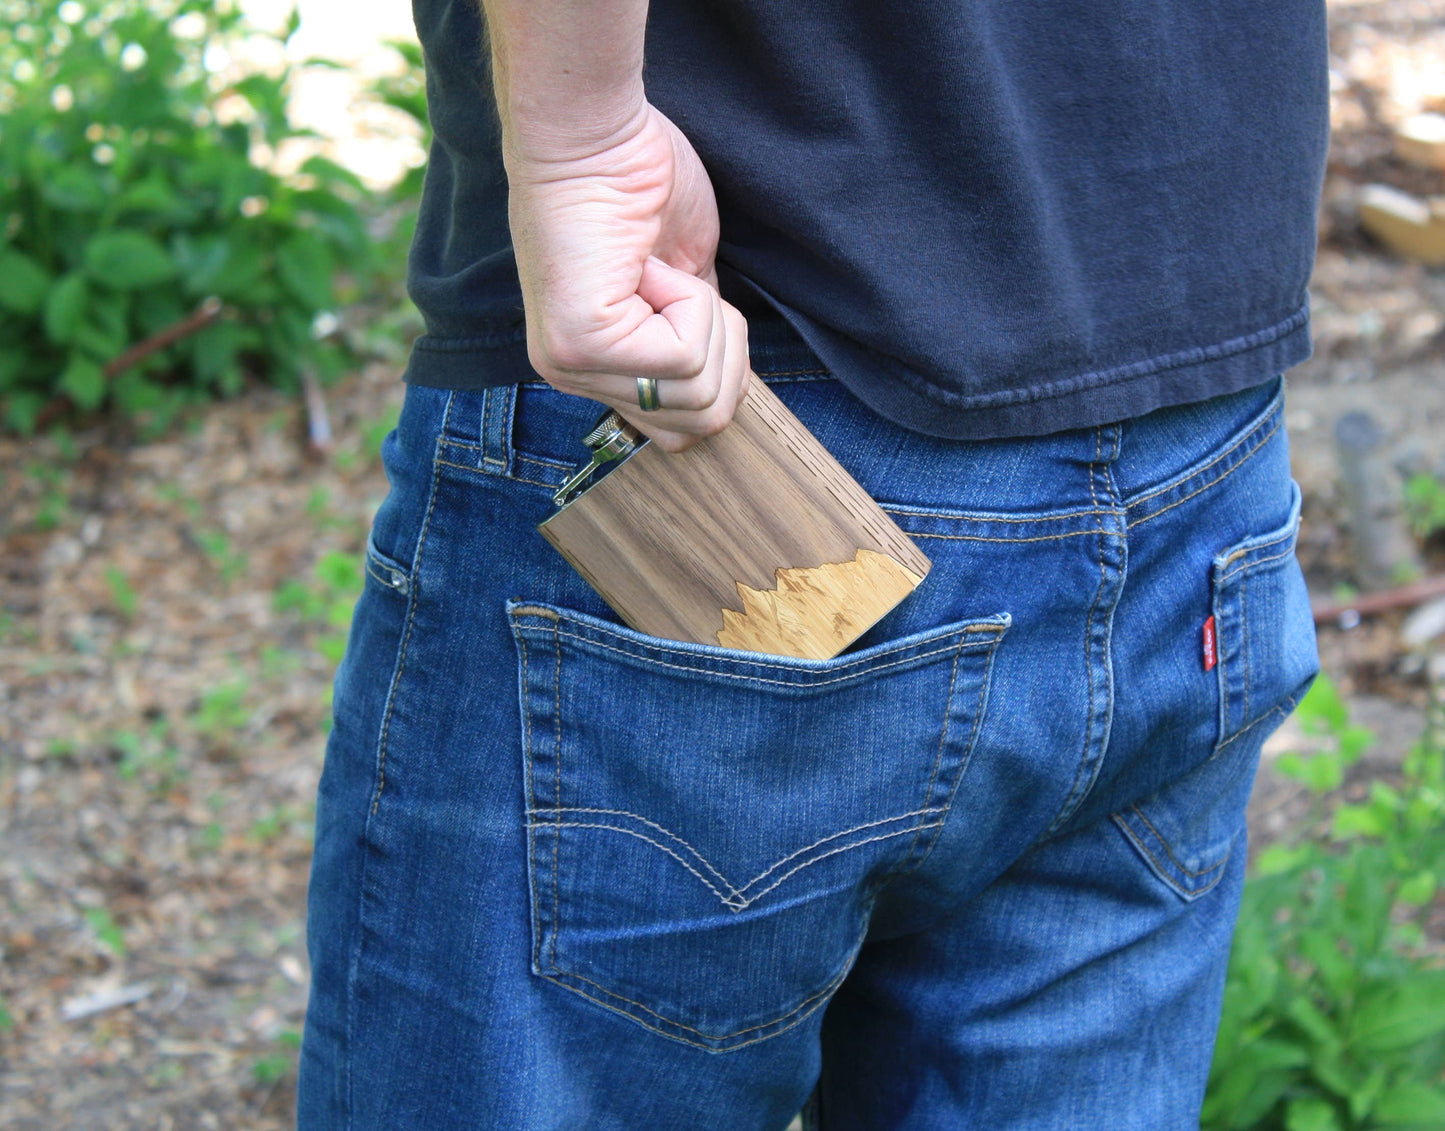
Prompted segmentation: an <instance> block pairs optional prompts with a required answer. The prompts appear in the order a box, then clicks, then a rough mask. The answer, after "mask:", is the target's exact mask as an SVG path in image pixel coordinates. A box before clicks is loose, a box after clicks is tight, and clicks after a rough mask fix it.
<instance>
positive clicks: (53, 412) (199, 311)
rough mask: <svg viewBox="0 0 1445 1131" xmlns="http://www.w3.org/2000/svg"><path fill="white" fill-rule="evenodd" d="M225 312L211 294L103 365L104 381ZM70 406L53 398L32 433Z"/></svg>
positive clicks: (61, 398)
mask: <svg viewBox="0 0 1445 1131" xmlns="http://www.w3.org/2000/svg"><path fill="white" fill-rule="evenodd" d="M224 310H225V305H224V304H223V303H222V302H221V300H220V299H218V298H216V297H215V296H214V295H212V296H211V297H210V298H208V299H206V300H205V301H204V302H203V303H201V305H200V306H198V307H196V309H195V310H193V311H192V312H191V313H190V314H187V315H186V316H185V317H184V318H182V319H181V320H180V321H179V322H176V323H174V324H173V325H170V326H167V327H166V328H165V329H163V330H158V331H157V332H156V333H154V334H152V335H151V336H150V337H149V338H143V339H142V340H141V341H139V342H136V344H135V345H133V346H130V347H129V348H128V349H126V350H125V352H124V353H122V354H121V355H120V356H119V357H116V358H113V359H112V360H110V361H108V362H106V364H105V366H104V367H103V368H102V369H101V372H102V373H104V374H105V376H106V377H107V378H111V377H115V376H116V375H118V374H120V373H124V372H125V371H126V370H127V369H129V368H130V367H131V366H132V365H135V364H136V363H137V362H140V361H143V360H144V359H145V358H147V357H149V356H150V355H151V354H153V353H156V352H157V351H159V350H163V349H165V348H166V347H167V346H170V345H174V344H175V343H176V342H178V341H180V340H181V339H182V338H188V337H190V336H191V335H192V334H194V333H196V332H197V331H198V330H204V329H205V328H206V327H207V326H209V325H210V324H211V323H212V322H214V321H215V320H216V319H217V318H219V317H221V314H222V312H223V311H224ZM70 403H71V400H70V398H69V397H67V396H66V395H65V394H64V393H61V394H60V395H58V396H55V397H52V398H51V399H50V400H49V401H48V402H47V403H46V404H45V405H44V406H43V407H42V408H41V409H40V411H39V412H38V413H36V414H35V430H36V431H37V432H38V431H40V429H42V428H44V427H45V426H46V425H47V424H49V423H50V422H51V421H52V420H54V419H55V418H56V417H57V416H59V415H60V414H61V413H63V412H64V411H65V410H66V408H68V407H69V406H70Z"/></svg>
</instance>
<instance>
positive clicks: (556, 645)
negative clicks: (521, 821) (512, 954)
mask: <svg viewBox="0 0 1445 1131" xmlns="http://www.w3.org/2000/svg"><path fill="white" fill-rule="evenodd" d="M556 635H557V626H556V622H553V625H552V636H553V649H554V650H555V651H556V654H557V667H556V675H555V677H554V685H553V686H554V688H555V690H556V702H555V705H554V707H553V713H552V719H553V722H554V724H555V728H556V738H555V741H556V746H555V747H554V748H553V750H552V768H553V771H554V775H555V779H556V783H555V785H554V787H553V793H552V808H553V811H554V816H553V823H554V824H556V826H557V830H556V832H554V833H553V835H552V969H553V970H556V969H557V935H558V934H559V933H561V930H562V895H561V889H560V886H559V883H558V872H559V871H560V870H561V856H562V642H561V641H560V640H558V639H556Z"/></svg>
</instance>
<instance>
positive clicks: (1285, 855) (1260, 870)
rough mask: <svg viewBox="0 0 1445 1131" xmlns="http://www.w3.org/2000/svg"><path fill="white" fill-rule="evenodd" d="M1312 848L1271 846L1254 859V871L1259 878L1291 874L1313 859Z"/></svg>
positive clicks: (1299, 845) (1306, 845) (1305, 845)
mask: <svg viewBox="0 0 1445 1131" xmlns="http://www.w3.org/2000/svg"><path fill="white" fill-rule="evenodd" d="M1314 854H1315V851H1314V848H1313V846H1311V845H1308V844H1296V845H1288V844H1272V845H1270V846H1269V847H1268V848H1266V849H1265V850H1264V851H1263V852H1261V853H1260V854H1259V856H1258V857H1257V858H1256V859H1255V862H1254V870H1255V873H1256V874H1257V875H1260V876H1278V875H1282V874H1283V873H1285V872H1293V871H1294V870H1295V869H1296V868H1298V867H1300V866H1301V865H1304V864H1307V863H1309V862H1310V860H1312V859H1314Z"/></svg>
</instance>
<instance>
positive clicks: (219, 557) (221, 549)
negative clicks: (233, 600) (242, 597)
mask: <svg viewBox="0 0 1445 1131" xmlns="http://www.w3.org/2000/svg"><path fill="white" fill-rule="evenodd" d="M192 536H193V537H194V538H195V540H196V545H198V546H199V547H200V548H201V552H202V553H203V554H205V555H206V560H207V561H209V562H210V563H211V565H212V567H214V569H215V570H216V572H217V573H219V574H220V575H221V580H222V581H223V582H226V583H230V582H232V581H234V580H235V579H236V578H238V577H240V576H241V574H243V573H245V572H246V566H247V559H246V555H245V554H244V553H242V552H241V551H240V550H238V549H236V547H235V546H233V545H232V544H231V539H230V537H229V536H228V535H227V534H226V532H225V531H224V530H217V529H215V528H214V527H209V526H203V527H201V528H200V529H199V530H196V531H195V532H194V533H193V535H192Z"/></svg>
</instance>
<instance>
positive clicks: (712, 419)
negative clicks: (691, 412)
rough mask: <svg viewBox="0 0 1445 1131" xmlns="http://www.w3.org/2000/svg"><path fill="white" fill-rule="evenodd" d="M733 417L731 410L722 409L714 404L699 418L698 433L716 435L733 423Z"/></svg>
mask: <svg viewBox="0 0 1445 1131" xmlns="http://www.w3.org/2000/svg"><path fill="white" fill-rule="evenodd" d="M732 419H733V414H732V413H731V412H728V411H725V410H721V409H719V408H718V407H717V406H716V405H714V406H713V407H712V408H710V409H708V411H707V412H704V413H703V414H702V415H701V416H700V417H699V418H698V433H699V435H702V436H716V435H717V434H718V433H719V432H721V431H722V430H723V429H724V428H726V427H727V426H728V425H729V424H731V423H732Z"/></svg>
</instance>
